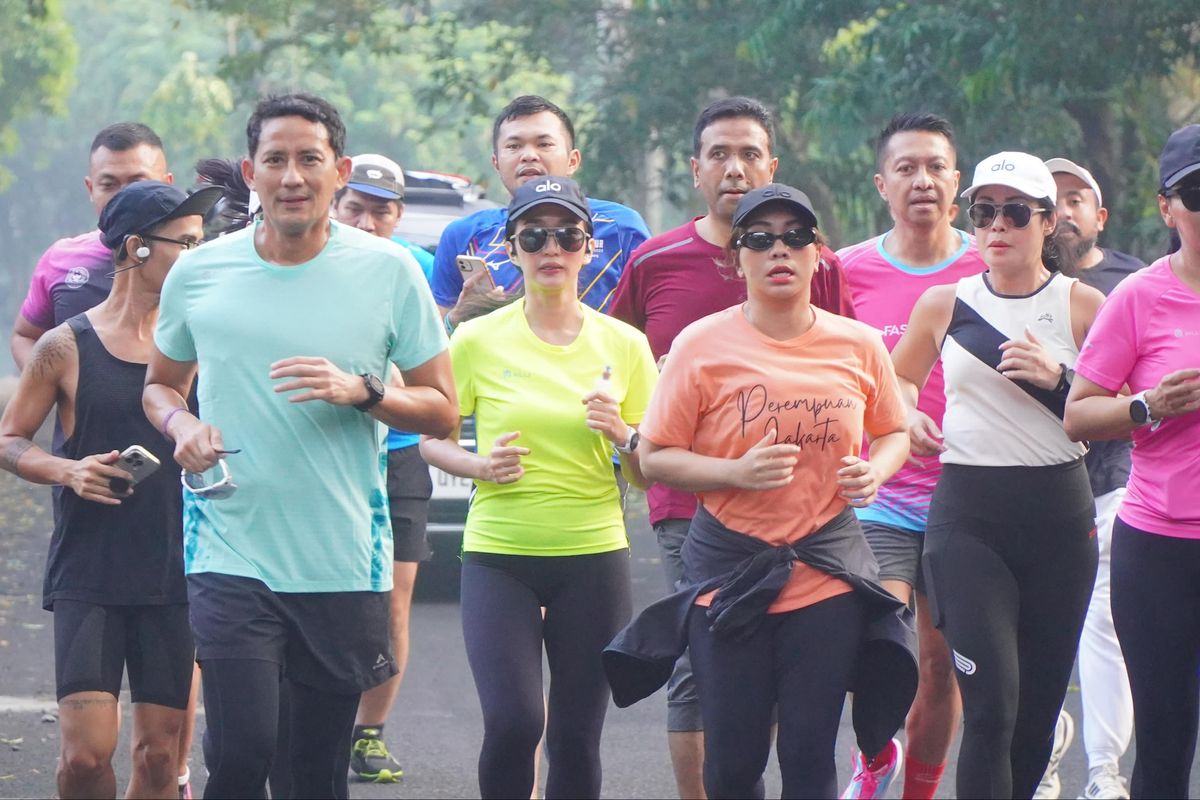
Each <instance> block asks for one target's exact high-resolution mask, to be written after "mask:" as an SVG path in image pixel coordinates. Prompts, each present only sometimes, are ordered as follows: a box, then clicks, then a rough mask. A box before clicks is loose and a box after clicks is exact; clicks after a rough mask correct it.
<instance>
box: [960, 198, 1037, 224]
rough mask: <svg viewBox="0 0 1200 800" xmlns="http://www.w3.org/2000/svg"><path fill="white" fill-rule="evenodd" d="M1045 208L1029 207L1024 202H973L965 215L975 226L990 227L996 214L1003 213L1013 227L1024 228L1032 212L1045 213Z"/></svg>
mask: <svg viewBox="0 0 1200 800" xmlns="http://www.w3.org/2000/svg"><path fill="white" fill-rule="evenodd" d="M1045 213H1047V209H1044V208H1030V207H1029V206H1027V205H1025V204H1024V203H1004V204H1003V205H996V204H995V203H973V204H972V205H971V207H970V208H968V209H967V216H968V217H970V218H971V224H972V225H974V226H975V227H976V228H987V227H990V226H991V224H992V223H993V222H995V221H996V215H997V214H1003V215H1004V218H1005V219H1006V220H1008V221H1009V222H1010V223H1011V224H1012V226H1013V227H1014V228H1024V227H1025V226H1026V225H1028V224H1029V220H1031V219H1033V215H1034V214H1045Z"/></svg>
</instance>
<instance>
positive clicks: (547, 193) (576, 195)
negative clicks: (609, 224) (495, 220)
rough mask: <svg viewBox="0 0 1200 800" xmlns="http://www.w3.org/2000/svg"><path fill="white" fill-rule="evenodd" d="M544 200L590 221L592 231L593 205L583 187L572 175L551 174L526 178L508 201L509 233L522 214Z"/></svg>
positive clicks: (586, 221) (507, 232)
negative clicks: (528, 179) (571, 177)
mask: <svg viewBox="0 0 1200 800" xmlns="http://www.w3.org/2000/svg"><path fill="white" fill-rule="evenodd" d="M544 203H548V204H550V205H555V206H559V207H561V208H565V209H566V210H567V211H570V212H571V213H572V214H574V215H575V216H577V217H579V218H580V219H581V220H583V221H584V222H585V223H586V224H587V229H588V232H589V233H590V232H591V230H592V207H591V206H590V205H588V199H587V197H585V196H584V194H583V190H582V189H580V188H579V184H578V183H576V182H575V181H573V180H571V179H570V178H562V177H559V176H556V175H547V176H545V177H544V178H535V179H533V180H531V181H526V182H525V183H523V184H521V185H520V186H519V187H517V190H516V191H515V192H513V196H512V200H511V201H509V204H508V221H507V222H506V223H505V225H504V233H505V235H506V236H510V235H512V232H513V229H514V228H515V227H516V225H517V220H518V219H520V218H521V215H522V214H524V213H525V212H526V211H528V210H529V209H531V208H533V207H534V206H540V205H542V204H544Z"/></svg>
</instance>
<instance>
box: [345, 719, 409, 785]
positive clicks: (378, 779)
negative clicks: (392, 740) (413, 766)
mask: <svg viewBox="0 0 1200 800" xmlns="http://www.w3.org/2000/svg"><path fill="white" fill-rule="evenodd" d="M362 734H363V735H362V738H360V739H356V740H355V741H354V746H353V747H352V748H351V750H350V771H351V772H353V773H354V774H355V775H356V776H357V777H358V779H359V780H360V781H367V782H370V783H395V782H396V781H398V780H400V779H401V778H403V777H404V770H402V769H401V768H400V763H399V762H398V761H396V759H394V758H392V754H391V753H389V752H388V749H387V745H386V744H384V741H383V739H380V738H379V731H378V730H376V729H375V728H364V729H363V731H362Z"/></svg>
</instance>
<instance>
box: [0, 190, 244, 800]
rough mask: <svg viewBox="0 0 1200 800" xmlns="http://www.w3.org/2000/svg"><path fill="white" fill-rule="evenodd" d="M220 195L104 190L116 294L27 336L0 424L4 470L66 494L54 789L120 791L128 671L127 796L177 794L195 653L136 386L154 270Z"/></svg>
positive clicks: (57, 596) (161, 450)
mask: <svg viewBox="0 0 1200 800" xmlns="http://www.w3.org/2000/svg"><path fill="white" fill-rule="evenodd" d="M219 196H220V189H216V188H213V189H209V190H205V191H203V192H200V193H197V194H195V195H192V196H191V197H188V196H187V195H185V194H184V193H183V192H181V191H180V190H178V189H175V188H174V187H172V186H169V185H168V184H165V183H159V182H156V181H143V182H139V183H136V184H133V185H132V186H129V187H127V188H125V189H123V190H122V191H121V192H120V193H118V194H117V195H116V196H115V197H114V198H113V200H112V201H111V202H110V203H109V204H108V206H106V208H105V209H104V212H103V213H102V214H101V217H100V230H101V234H102V241H103V243H104V245H105V246H106V247H109V248H111V249H112V251H113V262H114V264H115V265H116V269H115V270H114V273H115V275H114V277H115V281H114V283H113V290H112V293H111V294H110V295H109V297H108V299H107V300H105V301H104V302H102V303H101V304H100V305H98V306H96V307H95V308H93V309H92V310H90V311H88V312H86V313H83V314H79V315H78V316H75V317H72V318H71V319H69V320H67V321H66V322H65V323H64V324H62V325H59V326H58V327H56V328H54V329H52V330H50V331H48V332H47V333H46V334H45V335H44V336H43V337H41V338H40V339H39V340H38V343H37V345H36V346H35V347H34V349H33V352H32V354H31V357H30V360H29V364H28V365H27V367H26V369H25V371H24V372H23V373H22V375H21V381H20V383H19V385H18V387H17V391H16V393H15V394H14V395H13V397H12V400H11V401H10V402H9V404H8V408H7V409H6V411H5V414H4V418H3V420H2V421H0V466H2V467H3V468H4V469H7V470H8V471H10V472H12V473H14V474H16V475H17V476H18V477H21V478H24V479H25V480H27V481H30V482H31V483H41V484H50V485H60V486H64V487H66V489H69V490H70V491H65V490H64V491H63V492H62V493H61V494H60V496H59V498H58V500H57V506H58V507H57V508H56V512H57V513H56V523H55V528H54V534H53V536H52V538H51V542H50V554H49V557H48V559H47V564H46V578H45V585H44V590H43V605H44V606H45V608H46V609H47V610H49V611H53V612H54V645H55V647H54V649H55V673H56V683H57V694H58V701H59V719H60V720H61V722H62V755H61V758H60V759H59V765H58V791H59V795H60V796H61V797H64V798H69V797H103V796H108V797H112V796H115V794H116V778H115V776H114V774H113V769H112V756H113V752H114V751H115V749H116V744H117V732H118V719H119V712H118V708H117V696H118V694H119V692H120V689H121V676H122V672H124V671H125V670H126V669H128V671H129V682H130V690H131V693H132V697H133V703H134V709H133V737H132V749H133V769H132V772H131V778H130V785H129V790H128V796H130V797H169V796H174V795H175V793H176V755H177V747H178V741H179V736H180V732H181V730H182V728H183V723H184V717H185V709H186V707H187V703H188V695H189V693H190V689H191V680H192V662H193V653H194V650H193V646H192V637H191V630H190V628H189V626H188V616H187V586H186V583H185V581H184V576H183V540H182V502H181V489H180V487H179V485H178V483H177V480H178V479H177V477H176V475H177V474H178V473H177V471H178V469H179V467H178V465H177V464H176V463H175V461H174V459H173V458H172V451H173V448H172V446H171V444H170V442H168V441H167V440H166V439H164V438H163V436H162V435H161V434H160V433H159V432H158V431H156V430H155V429H154V428H153V426H151V425H150V423H149V422H147V421H146V418H145V415H144V414H143V413H142V408H141V405H142V404H141V395H142V385H143V383H144V381H145V374H146V362H147V361H148V360H149V357H150V353H151V351H152V349H153V340H152V336H153V331H154V324H155V321H156V319H157V316H158V299H159V292H160V291H161V289H162V283H163V280H164V279H165V278H166V275H167V271H168V270H169V269H170V268H171V265H172V264H174V262H175V259H176V258H178V256H179V253H180V252H182V251H183V250H184V249H188V248H191V247H195V246H196V244H198V243H199V241H200V239H201V237H202V236H203V228H202V222H203V215H204V214H205V213H207V211H208V210H209V208H211V207H212V205H213V203H214V202H215V201H216V198H217V197H219ZM56 404H57V406H58V421H59V423H60V424H61V426H62V430H63V433H64V435H65V439H64V441H63V443H62V445H61V446H60V447H57V448H55V452H54V453H53V454H51V453H47V452H45V451H44V450H42V449H41V448H40V447H38V446H37V445H35V444H34V443H33V441H32V438H33V436H34V434H35V433H36V431H37V430H38V428H40V427H41V425H42V423H43V422H44V421H45V419H46V416H47V415H48V414H49V413H50V411H51V409H52V408H53V407H54V406H55V405H56ZM134 445H136V446H137V447H138V449H137V450H136V451H135V450H132V449H129V448H131V447H132V446H134ZM155 464H158V467H157V468H156V469H155V468H153V465H155ZM139 479H140V480H139ZM134 483H136V486H133V485H131V484H134Z"/></svg>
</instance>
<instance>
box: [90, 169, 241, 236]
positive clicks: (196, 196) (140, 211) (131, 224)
mask: <svg viewBox="0 0 1200 800" xmlns="http://www.w3.org/2000/svg"><path fill="white" fill-rule="evenodd" d="M224 191H225V190H224V189H222V188H221V187H220V186H205V187H204V188H203V189H197V190H196V191H195V192H193V193H192V194H190V195H189V194H187V193H186V192H184V191H183V190H182V189H177V188H175V187H174V186H172V185H171V184H169V183H162V182H160V181H138V182H137V183H131V184H129V185H128V186H126V187H125V188H124V189H122V190H121V191H119V192H117V193H116V194H115V195H114V196H113V199H112V200H109V201H108V205H106V206H105V207H104V210H103V211H101V212H100V241H101V242H103V243H104V246H105V247H107V248H108V249H110V250H115V249H117V248H118V247H120V246H121V243H122V242H124V241H125V238H126V237H127V236H132V235H133V234H135V233H142V232H144V231H147V230H149V229H150V228H153V227H154V226H155V225H158V224H160V223H163V222H167V221H168V220H172V219H179V218H180V217H190V216H193V215H198V216H201V217H203V216H204V215H205V214H207V213H208V212H209V210H210V209H212V207H213V206H214V205H216V203H217V201H218V200H220V199H221V195H222V194H224Z"/></svg>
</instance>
